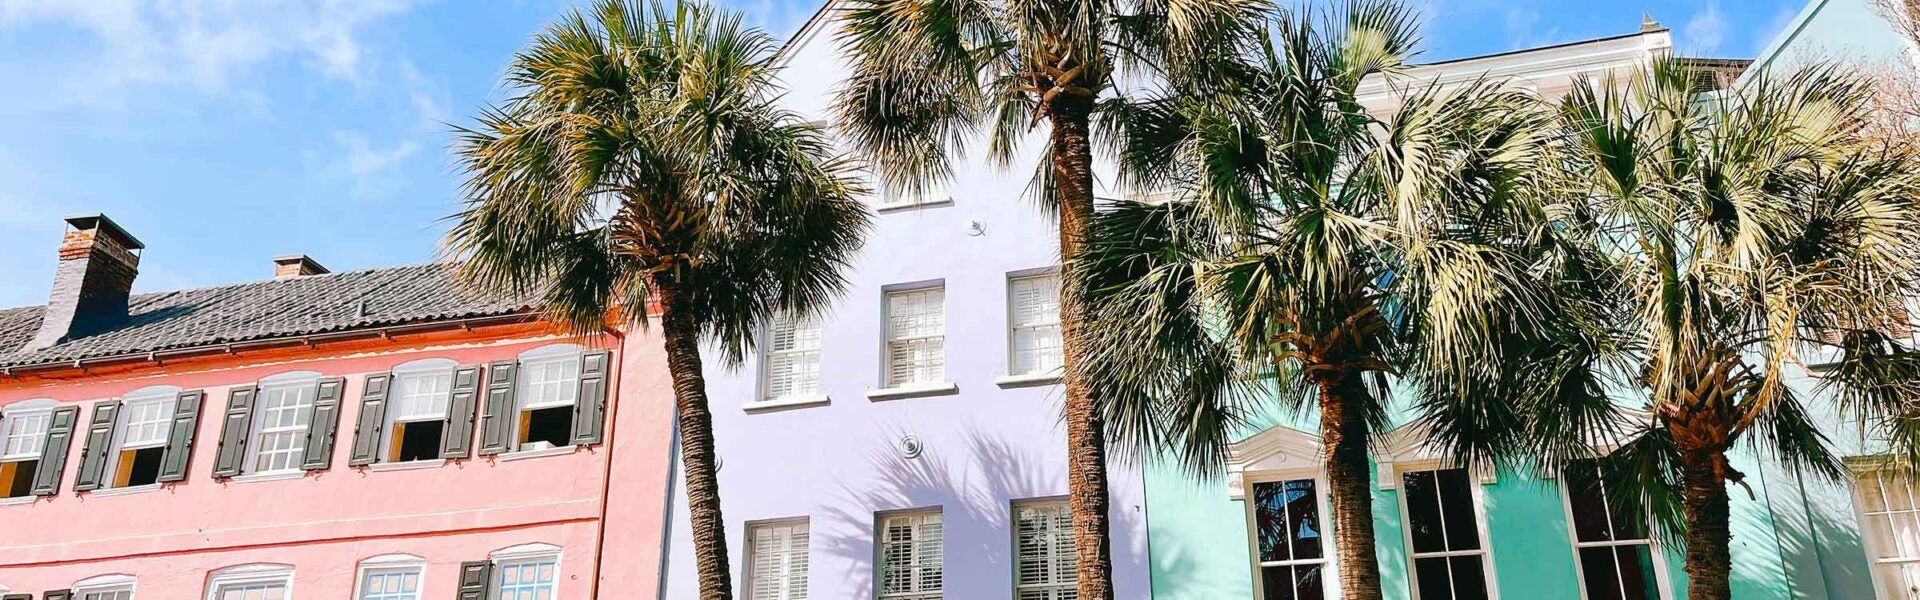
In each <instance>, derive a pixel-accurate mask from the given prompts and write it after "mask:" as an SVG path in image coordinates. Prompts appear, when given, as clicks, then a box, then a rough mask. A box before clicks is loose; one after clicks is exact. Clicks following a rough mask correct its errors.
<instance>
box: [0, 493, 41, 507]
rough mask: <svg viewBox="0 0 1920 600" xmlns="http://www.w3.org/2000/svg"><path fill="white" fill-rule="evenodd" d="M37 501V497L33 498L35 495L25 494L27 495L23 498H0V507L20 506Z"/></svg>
mask: <svg viewBox="0 0 1920 600" xmlns="http://www.w3.org/2000/svg"><path fill="white" fill-rule="evenodd" d="M39 499H40V497H39V496H35V495H33V494H27V495H25V496H15V497H12V498H0V506H15V505H20V504H33V501H34V500H39Z"/></svg>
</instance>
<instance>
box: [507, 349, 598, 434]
mask: <svg viewBox="0 0 1920 600" xmlns="http://www.w3.org/2000/svg"><path fill="white" fill-rule="evenodd" d="M586 352H587V349H586V348H585V347H583V346H581V345H579V344H548V345H545V346H541V347H539V348H534V349H532V350H528V351H526V352H522V353H520V356H519V357H517V358H516V359H515V362H514V369H515V373H514V382H513V418H512V419H511V427H512V428H513V438H512V441H513V444H512V448H513V450H512V451H513V452H541V451H544V450H555V451H558V450H561V449H564V448H569V447H571V446H554V447H553V448H549V449H542V450H523V449H521V447H520V446H521V442H520V438H521V437H523V435H524V434H525V433H526V432H524V431H520V415H521V413H525V412H527V411H530V410H540V409H543V408H556V407H561V406H573V405H575V404H578V403H579V402H580V391H579V390H580V357H581V356H583V355H585V354H586ZM566 363H571V364H572V365H573V367H572V368H573V379H572V380H571V381H572V382H573V386H572V389H573V390H574V391H573V397H572V398H571V399H569V400H567V401H566V402H551V401H549V402H537V403H536V402H531V400H532V399H533V394H532V393H531V389H532V388H531V387H530V386H532V385H533V381H532V379H531V378H529V377H528V374H530V373H532V369H531V368H530V367H533V366H546V365H558V364H566ZM568 437H572V436H568Z"/></svg>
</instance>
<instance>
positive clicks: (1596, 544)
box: [1561, 460, 1662, 600]
mask: <svg viewBox="0 0 1920 600" xmlns="http://www.w3.org/2000/svg"><path fill="white" fill-rule="evenodd" d="M1562 471H1563V472H1562V473H1561V479H1562V481H1563V483H1564V485H1565V486H1566V490H1565V493H1566V497H1567V511H1568V521H1569V522H1571V523H1572V525H1573V546H1574V553H1575V556H1576V557H1577V559H1578V562H1579V564H1580V585H1581V586H1582V587H1583V588H1585V589H1586V594H1587V600H1653V599H1656V598H1661V597H1662V596H1661V593H1660V583H1659V576H1658V572H1657V571H1656V570H1655V569H1656V566H1655V564H1654V563H1655V554H1654V548H1653V540H1652V539H1651V538H1650V537H1649V535H1648V529H1647V515H1646V514H1644V513H1641V512H1638V511H1632V510H1622V509H1621V507H1619V506H1616V503H1615V502H1614V501H1613V497H1612V490H1609V489H1607V486H1606V485H1605V482H1604V480H1603V479H1602V477H1601V473H1600V469H1599V465H1598V464H1597V463H1595V462H1594V461H1591V460H1583V461H1575V462H1572V463H1569V464H1568V465H1567V467H1566V468H1565V469H1563V470H1562Z"/></svg>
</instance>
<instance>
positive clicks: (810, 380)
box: [765, 312, 820, 401]
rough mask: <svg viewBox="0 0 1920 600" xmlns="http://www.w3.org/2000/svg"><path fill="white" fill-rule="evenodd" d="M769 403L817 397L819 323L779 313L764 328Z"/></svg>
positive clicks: (811, 318)
mask: <svg viewBox="0 0 1920 600" xmlns="http://www.w3.org/2000/svg"><path fill="white" fill-rule="evenodd" d="M766 377H767V381H766V396H765V399H766V400H769V401H774V400H789V399H796V398H808V397H813V396H818V395H819V394H820V320H819V319H818V318H816V317H814V316H813V315H794V314H790V313H786V312H782V313H781V314H779V315H776V316H775V317H774V318H773V322H772V323H769V324H768V326H767V364H766Z"/></svg>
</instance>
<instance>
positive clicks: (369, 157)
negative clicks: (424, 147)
mask: <svg viewBox="0 0 1920 600" xmlns="http://www.w3.org/2000/svg"><path fill="white" fill-rule="evenodd" d="M333 141H334V142H335V143H338V144H339V145H340V147H341V150H342V151H343V152H344V153H345V154H344V155H343V156H342V157H341V163H340V168H341V170H342V171H344V172H345V173H346V174H348V175H351V176H354V177H367V176H371V175H375V174H378V173H380V172H382V171H385V170H387V169H388V168H390V167H393V166H394V165H397V164H400V162H401V161H404V160H406V159H408V158H410V157H412V156H413V155H414V153H416V152H419V151H420V145H419V144H416V143H414V142H413V141H412V140H401V141H399V142H397V143H395V144H394V145H393V146H392V147H388V148H376V147H374V146H373V143H372V142H370V141H368V140H367V136H365V135H361V134H360V133H359V132H354V131H335V132H333Z"/></svg>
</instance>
